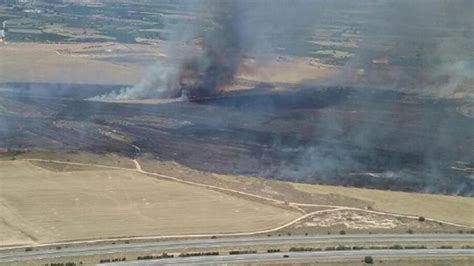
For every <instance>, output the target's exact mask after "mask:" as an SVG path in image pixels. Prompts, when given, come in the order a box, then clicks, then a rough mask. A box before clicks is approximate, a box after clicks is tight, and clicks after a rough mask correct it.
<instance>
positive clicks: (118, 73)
mask: <svg viewBox="0 0 474 266" xmlns="http://www.w3.org/2000/svg"><path fill="white" fill-rule="evenodd" d="M92 45H93V44H92ZM88 46H91V44H87V43H86V44H39V43H9V44H7V45H2V46H1V48H0V58H1V62H0V82H49V83H78V84H134V83H135V82H137V81H138V80H139V78H140V77H141V74H142V70H141V69H140V68H138V67H133V66H123V65H118V64H113V63H108V62H103V61H99V60H94V58H90V57H80V56H73V55H65V54H61V53H60V52H59V51H64V50H67V49H70V50H82V49H83V48H87V47H88Z"/></svg>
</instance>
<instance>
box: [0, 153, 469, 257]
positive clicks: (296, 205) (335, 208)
mask: <svg viewBox="0 0 474 266" xmlns="http://www.w3.org/2000/svg"><path fill="white" fill-rule="evenodd" d="M23 160H24V161H31V162H34V161H36V162H50V163H58V164H67V165H77V166H94V167H98V168H105V169H114V170H125V171H136V172H139V173H142V174H146V175H150V176H156V177H160V178H166V179H169V180H173V181H176V182H180V183H184V184H188V185H193V186H200V187H204V188H208V189H212V190H218V191H223V192H230V193H235V194H239V195H244V196H247V197H253V198H257V199H260V200H265V201H268V202H271V203H273V204H279V205H286V206H290V207H292V208H294V209H296V210H297V211H299V212H301V213H302V215H301V216H300V217H298V218H296V219H294V220H292V221H289V222H287V223H285V224H283V225H279V226H276V227H274V228H270V229H266V230H259V231H252V232H240V233H223V234H190V235H163V236H140V237H121V238H106V239H95V240H79V241H67V242H56V243H45V244H40V245H37V246H38V247H40V246H50V245H61V244H94V243H101V242H106V241H120V240H153V239H156V240H157V239H169V238H176V239H179V238H181V239H183V238H202V237H233V236H251V235H258V234H265V233H270V232H274V231H278V230H281V229H283V228H286V227H288V226H291V225H293V224H295V223H297V222H299V221H301V220H304V219H306V218H308V217H311V216H313V215H316V214H322V213H329V212H335V211H340V210H354V211H361V212H366V213H373V214H381V215H390V216H394V217H403V218H411V219H418V217H417V216H412V215H404V214H397V213H389V212H381V211H373V210H365V209H361V208H354V207H346V206H338V205H323V204H310V203H297V202H285V201H281V200H276V199H272V198H268V197H264V196H260V195H255V194H251V193H247V192H242V191H238V190H234V189H228V188H223V187H217V186H212V185H205V184H200V183H196V182H191V181H186V180H183V179H180V178H177V177H173V176H169V175H163V174H158V173H153V172H148V171H145V170H143V169H142V167H141V165H140V163H139V162H138V160H136V159H134V160H133V163H134V164H135V167H136V168H135V169H131V168H123V167H116V166H107V165H100V164H86V163H77V162H66V161H57V160H44V159H23ZM305 206H310V207H326V208H332V209H328V210H319V211H314V212H310V213H307V212H305V211H304V210H303V209H302V208H301V207H305ZM425 219H426V220H428V221H433V222H441V223H444V224H448V225H453V226H458V227H466V228H470V227H469V226H465V225H461V224H456V223H452V222H447V221H442V220H438V219H431V218H425ZM25 246H27V245H25ZM18 247H19V246H16V247H15V248H18ZM2 249H9V248H0V250H2Z"/></svg>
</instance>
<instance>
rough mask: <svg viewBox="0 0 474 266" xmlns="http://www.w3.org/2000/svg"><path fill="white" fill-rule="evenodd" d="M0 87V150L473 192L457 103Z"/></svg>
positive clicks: (473, 128) (340, 91) (337, 93)
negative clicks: (182, 97) (129, 98)
mask: <svg viewBox="0 0 474 266" xmlns="http://www.w3.org/2000/svg"><path fill="white" fill-rule="evenodd" d="M4 87H15V92H12V91H8V90H6V91H3V92H2V93H1V95H0V100H1V101H0V104H1V106H2V109H1V112H0V121H1V123H0V125H2V128H0V147H1V148H4V149H5V151H7V150H10V151H25V150H35V149H40V150H51V151H62V152H64V151H68V152H74V151H89V152H95V153H108V152H116V153H120V154H125V155H128V156H130V157H135V156H142V155H144V154H148V155H150V154H151V155H152V156H153V157H154V158H156V159H159V160H166V161H169V160H172V161H176V162H178V163H181V164H183V165H186V166H189V167H192V168H195V169H198V170H203V171H210V172H218V173H231V174H242V175H257V176H262V177H267V178H276V179H284V180H293V181H300V182H308V183H324V184H336V185H348V186H358V187H370V188H382V189H393V190H405V191H424V192H433V193H446V194H462V195H472V194H473V192H474V189H473V185H474V181H473V179H472V176H473V171H472V168H473V166H474V149H473V147H474V136H473V135H472V132H474V123H472V118H469V117H466V116H463V115H462V114H460V113H458V112H457V111H456V110H457V107H459V106H460V105H461V104H462V102H459V101H456V100H446V99H445V100H439V99H438V100H437V99H434V98H422V97H419V96H417V95H412V94H404V93H398V92H393V91H382V90H373V89H368V88H348V87H329V88H305V89H294V90H288V91H285V92H261V91H260V90H255V91H251V90H250V91H247V92H246V93H244V94H243V93H240V94H232V95H225V97H220V98H210V99H205V100H204V99H203V100H199V101H194V102H176V103H167V104H156V105H151V104H127V103H104V102H93V101H87V100H84V99H87V98H90V97H91V96H93V95H91V94H92V93H93V92H95V93H98V91H100V93H104V92H107V91H111V90H114V89H116V87H101V88H98V87H97V86H84V87H77V86H69V87H68V86H62V85H48V84H42V85H38V84H33V85H32V84H8V86H4ZM58 87H60V88H61V89H60V90H58V89H57V88H58ZM87 88H94V89H87ZM133 145H135V146H137V147H139V149H140V150H138V149H137V148H136V147H134V146H133Z"/></svg>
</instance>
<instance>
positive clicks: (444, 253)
mask: <svg viewBox="0 0 474 266" xmlns="http://www.w3.org/2000/svg"><path fill="white" fill-rule="evenodd" d="M285 255H286V256H288V257H287V258H285V257H284V256H285ZM365 256H372V257H373V258H374V259H375V260H378V259H387V258H426V257H466V256H468V257H473V258H474V250H469V249H405V250H349V251H316V252H285V253H265V254H248V255H225V256H206V257H188V258H174V259H161V260H149V261H132V262H130V261H128V262H116V263H107V264H99V265H104V266H105V265H107V266H110V265H115V266H119V265H135V266H138V265H139V266H148V265H213V264H219V265H221V264H227V263H255V262H258V263H262V262H275V261H291V262H295V261H298V262H304V261H306V262H308V261H315V260H321V259H342V260H344V259H359V260H363V259H364V257H365Z"/></svg>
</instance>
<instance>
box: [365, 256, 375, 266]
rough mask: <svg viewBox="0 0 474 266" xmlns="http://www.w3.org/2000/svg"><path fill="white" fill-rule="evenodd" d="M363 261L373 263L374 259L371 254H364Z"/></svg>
mask: <svg viewBox="0 0 474 266" xmlns="http://www.w3.org/2000/svg"><path fill="white" fill-rule="evenodd" d="M364 262H365V263H367V264H373V263H374V259H373V258H372V257H371V256H365V258H364Z"/></svg>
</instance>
